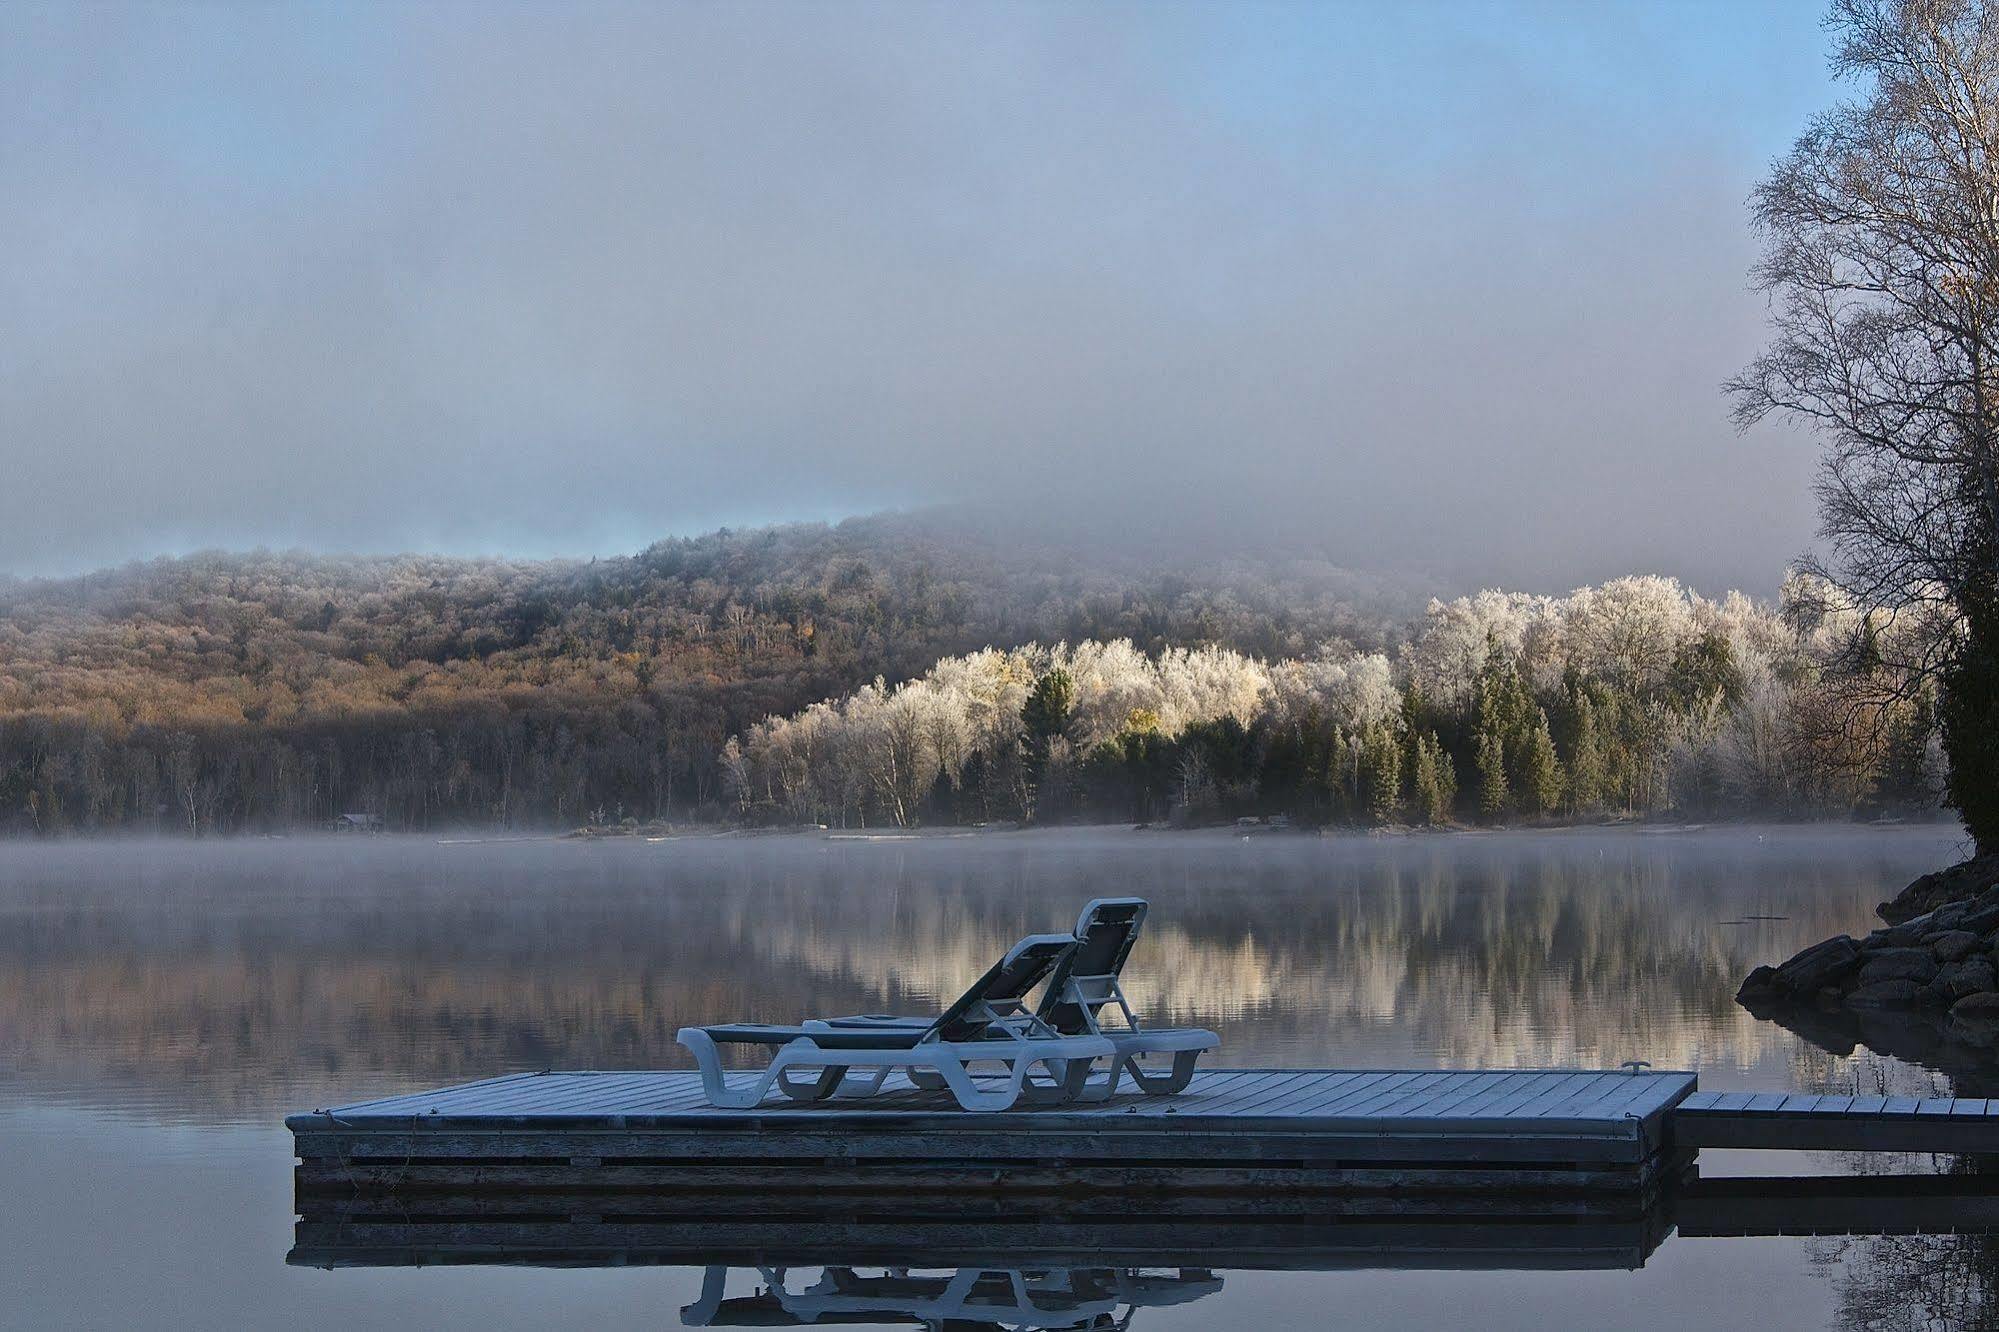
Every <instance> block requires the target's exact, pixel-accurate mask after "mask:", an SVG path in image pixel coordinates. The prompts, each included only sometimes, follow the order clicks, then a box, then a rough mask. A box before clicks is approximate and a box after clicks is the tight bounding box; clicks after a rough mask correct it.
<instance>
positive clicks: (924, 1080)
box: [909, 1068, 950, 1091]
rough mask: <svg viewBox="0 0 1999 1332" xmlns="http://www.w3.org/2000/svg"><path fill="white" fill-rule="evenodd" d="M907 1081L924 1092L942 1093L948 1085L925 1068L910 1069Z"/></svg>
mask: <svg viewBox="0 0 1999 1332" xmlns="http://www.w3.org/2000/svg"><path fill="white" fill-rule="evenodd" d="M909 1080H910V1081H911V1082H913V1083H915V1084H916V1085H917V1086H919V1087H921V1088H922V1089H923V1090H924V1091H943V1090H945V1089H946V1088H947V1087H949V1085H950V1084H949V1083H947V1082H945V1081H944V1079H943V1078H941V1077H939V1076H937V1074H935V1073H933V1072H931V1071H930V1070H929V1069H927V1068H912V1069H910V1070H909Z"/></svg>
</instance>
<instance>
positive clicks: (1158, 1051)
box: [828, 897, 1222, 1101]
mask: <svg viewBox="0 0 1999 1332" xmlns="http://www.w3.org/2000/svg"><path fill="white" fill-rule="evenodd" d="M1150 909H1151V908H1150V906H1149V905H1148V904H1147V902H1146V900H1145V899H1144V898H1142V897H1099V898H1097V899H1095V900H1094V901H1092V902H1090V903H1088V904H1087V905H1085V906H1084V907H1083V911H1082V914H1081V915H1080V916H1078V917H1077V918H1076V949H1075V951H1074V952H1072V953H1070V954H1069V955H1068V956H1067V957H1065V958H1063V959H1062V960H1061V961H1060V962H1059V963H1057V964H1056V966H1055V968H1054V970H1053V971H1052V972H1051V973H1050V974H1049V977H1048V985H1047V988H1046V989H1044V990H1043V991H1042V994H1041V1001H1040V1002H1039V1003H1038V1004H1037V1005H1036V1006H1035V1012H1036V1013H1037V1014H1039V1015H1040V1017H1041V1018H1042V1019H1043V1020H1044V1021H1046V1022H1047V1023H1048V1025H1049V1026H1050V1027H1052V1028H1054V1029H1055V1030H1056V1031H1057V1032H1059V1033H1061V1034H1062V1035H1064V1036H1102V1037H1105V1038H1106V1039H1108V1040H1109V1041H1110V1042H1111V1044H1112V1045H1113V1046H1115V1047H1116V1048H1117V1057H1116V1059H1115V1060H1114V1061H1113V1063H1112V1065H1111V1070H1112V1072H1111V1076H1110V1077H1108V1078H1102V1079H1097V1080H1095V1081H1093V1082H1092V1081H1087V1080H1085V1081H1077V1080H1076V1075H1075V1071H1074V1070H1056V1072H1057V1074H1058V1077H1057V1081H1058V1082H1059V1083H1060V1084H1061V1086H1060V1089H1059V1092H1058V1091H1051V1090H1048V1089H1045V1088H1038V1087H1037V1088H1034V1089H1032V1091H1031V1092H1030V1095H1031V1096H1032V1097H1033V1098H1034V1099H1036V1100H1040V1101H1048V1100H1069V1099H1081V1100H1103V1099H1105V1098H1107V1097H1109V1096H1110V1095H1112V1094H1113V1093H1114V1092H1115V1091H1116V1090H1117V1084H1118V1081H1119V1077H1120V1076H1121V1075H1122V1074H1126V1073H1128V1074H1130V1075H1131V1080H1132V1082H1133V1084H1134V1085H1136V1086H1137V1088H1138V1089H1139V1090H1140V1091H1142V1092H1144V1093H1145V1094H1146V1095H1148V1096H1171V1095H1173V1094H1174V1093H1176V1092H1180V1091H1184V1090H1185V1089H1186V1087H1187V1083H1188V1082H1189V1081H1190V1080H1192V1078H1193V1076H1194V1065H1195V1064H1196V1063H1197V1062H1198V1061H1199V1060H1200V1058H1201V1055H1202V1053H1203V1052H1204V1051H1207V1050H1213V1049H1215V1048H1217V1047H1218V1046H1220V1045H1221V1043H1222V1038H1221V1037H1220V1036H1217V1035H1216V1034H1215V1033H1214V1032H1212V1031H1208V1030H1206V1029H1205V1028H1202V1027H1148V1026H1145V1025H1144V1024H1143V1023H1142V1022H1140V1021H1139V1018H1138V1014H1137V1013H1135V1012H1133V1011H1132V1007H1131V1003H1130V1001H1129V1000H1127V999H1126V998H1125V994H1124V987H1123V985H1122V984H1121V983H1120V980H1119V977H1120V975H1121V974H1122V973H1123V971H1124V964H1125V961H1126V960H1127V959H1128V958H1130V956H1131V950H1132V947H1133V945H1135V944H1136V943H1137V942H1138V933H1139V931H1140V930H1141V929H1143V928H1144V926H1145V916H1146V913H1147V912H1148V911H1149V910H1150ZM1113 1008H1114V1009H1115V1010H1116V1011H1115V1014H1114V1017H1115V1019H1116V1020H1115V1021H1112V1022H1111V1023H1109V1024H1108V1025H1106V1024H1105V1021H1104V1019H1105V1017H1106V1011H1107V1010H1110V1009H1113ZM924 1023H925V1019H923V1018H909V1017H889V1016H884V1015H881V1014H861V1015H859V1016H855V1017H842V1018H833V1019H830V1021H829V1023H828V1025H830V1026H833V1027H836V1028H839V1029H841V1030H843V1031H844V1030H851V1029H861V1030H875V1031H880V1030H909V1029H911V1028H917V1027H920V1026H922V1025H924ZM1162 1057H1163V1058H1168V1059H1170V1060H1171V1062H1170V1064H1169V1065H1168V1066H1167V1067H1165V1068H1159V1067H1156V1066H1154V1065H1152V1064H1150V1063H1149V1062H1148V1060H1156V1059H1159V1058H1162ZM910 1078H911V1079H912V1080H913V1081H915V1082H916V1083H917V1085H918V1086H925V1087H941V1086H942V1085H943V1084H942V1083H941V1082H939V1081H937V1080H936V1079H935V1078H934V1077H933V1076H932V1075H930V1074H927V1073H925V1072H924V1071H922V1070H911V1072H910Z"/></svg>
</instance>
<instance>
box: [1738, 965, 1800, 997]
mask: <svg viewBox="0 0 1999 1332" xmlns="http://www.w3.org/2000/svg"><path fill="white" fill-rule="evenodd" d="M1789 994H1790V991H1789V990H1787V989H1786V988H1785V987H1784V986H1783V985H1781V984H1779V983H1778V980H1777V968H1775V967H1758V968H1756V970H1754V971H1752V972H1750V973H1749V976H1748V978H1747V979H1746V980H1744V981H1743V982H1742V988H1741V989H1739V990H1737V991H1736V992H1735V1002H1736V1003H1738V1004H1767V1003H1771V1002H1773V1001H1775V1000H1778V999H1783V998H1787V997H1788V996H1789Z"/></svg>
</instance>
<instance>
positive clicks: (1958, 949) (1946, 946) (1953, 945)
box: [1923, 930, 1985, 962]
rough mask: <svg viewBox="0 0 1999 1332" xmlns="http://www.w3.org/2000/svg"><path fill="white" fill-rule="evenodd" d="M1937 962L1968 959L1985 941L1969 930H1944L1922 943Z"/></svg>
mask: <svg viewBox="0 0 1999 1332" xmlns="http://www.w3.org/2000/svg"><path fill="white" fill-rule="evenodd" d="M1923 942H1924V943H1926V944H1928V945H1929V950H1930V952H1931V953H1932V954H1933V955H1934V956H1935V957H1936V960H1937V961H1939V962H1957V961H1961V960H1962V959H1964V958H1967V957H1970V956H1971V955H1972V954H1973V953H1975V952H1977V951H1978V950H1979V949H1980V948H1982V947H1983V946H1984V944H1985V941H1984V940H1983V939H1981V938H1980V937H1979V936H1977V935H1976V934H1973V933H1972V932H1971V931H1970V930H1945V931H1944V932H1943V933H1942V934H1935V935H1931V936H1930V937H1929V938H1928V939H1925V940H1924V941H1923Z"/></svg>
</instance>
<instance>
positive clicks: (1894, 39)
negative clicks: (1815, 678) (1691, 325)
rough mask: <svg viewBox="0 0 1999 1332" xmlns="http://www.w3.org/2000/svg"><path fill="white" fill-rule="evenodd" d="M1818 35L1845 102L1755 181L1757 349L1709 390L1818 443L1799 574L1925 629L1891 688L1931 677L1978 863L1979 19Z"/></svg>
mask: <svg viewBox="0 0 1999 1332" xmlns="http://www.w3.org/2000/svg"><path fill="white" fill-rule="evenodd" d="M1827 23H1828V26H1829V28H1830V29H1831V31H1832V33H1833V35H1834V39H1835V47H1834V52H1833V59H1832V67H1833V71H1834V73H1835V74H1836V75H1837V76H1840V77H1842V78H1845V79H1848V80H1850V81H1851V82H1852V84H1853V86H1854V90H1855V95H1854V96H1853V97H1852V98H1850V99H1849V100H1846V101H1843V102H1841V103H1839V104H1838V105H1836V106H1834V107H1833V108H1832V109H1831V110H1829V111H1825V112H1823V113H1821V114H1820V115H1818V116H1816V117H1815V118H1814V119H1813V120H1812V122H1811V124H1810V126H1809V127H1808V128H1807V129H1806V130H1805V132H1804V134H1803V135H1802V136H1801V137H1800V138H1799V139H1798V141H1797V143H1796V145H1795V146H1794V147H1793V148H1792V149H1791V151H1790V153H1789V154H1788V155H1786V156H1785V157H1784V158H1783V159H1781V160H1780V161H1779V162H1778V163H1777V164H1776V166H1775V167H1774V168H1773V169H1772V171H1771V173H1770V175H1769V176H1768V177H1767V178H1766V179H1765V180H1764V181H1763V182H1762V183H1761V184H1760V185H1759V186H1758V187H1757V189H1756V192H1755V196H1754V214H1755V220H1756V224H1757V226H1758V228H1759V230H1760V231H1761V232H1762V234H1763V238H1764V252H1763V257H1762V260H1761V262H1760V263H1759V264H1758V265H1757V267H1756V270H1755V277H1756V281H1757V283H1758V285H1759V286H1761V287H1762V288H1763V289H1764V290H1765V291H1766V292H1768V293H1769V294H1770V296H1771V298H1772V303H1771V309H1772V321H1773V325H1774V336H1773V337H1772V340H1771V343H1770V346H1769V348H1768V349H1767V350H1766V351H1765V352H1764V353H1763V355H1761V356H1760V357H1758V358H1757V359H1756V361H1755V362H1754V363H1753V364H1751V365H1750V366H1749V368H1748V369H1746V370H1745V371H1743V372H1742V373H1741V374H1740V375H1738V376H1737V377H1736V378H1735V379H1733V380H1732V381H1730V383H1729V389H1730V391H1731V392H1732V393H1733V394H1734V396H1735V410H1736V418H1737V420H1738V421H1739V422H1740V423H1741V424H1742V425H1743V426H1745V427H1747V426H1749V425H1751V424H1754V423H1755V422H1757V421H1760V420H1762V419H1764V418H1765V417H1767V416H1771V415H1777V416H1783V417H1788V418H1791V419H1793V420H1797V421H1801V422H1803V423H1805V424H1807V425H1809V426H1811V427H1812V428H1813V429H1814V430H1816V431H1817V432H1818V434H1819V436H1820V438H1821V439H1822V440H1823V441H1824V444H1825V454H1824V459H1823V470H1822V476H1821V481H1820V485H1819V514H1820V531H1821V534H1822V535H1823V536H1824V538H1825V540H1826V542H1827V545H1828V551H1827V555H1826V558H1825V559H1824V560H1823V561H1820V562H1816V563H1814V564H1813V565H1812V572H1814V573H1816V574H1817V575H1819V576H1820V577H1821V578H1823V579H1824V580H1825V581H1826V582H1827V583H1828V584H1829V585H1831V586H1833V587H1836V588H1838V589H1839V590H1840V591H1841V592H1842V593H1843V594H1845V596H1846V597H1847V598H1849V599H1850V600H1851V601H1852V602H1853V603H1854V604H1855V605H1857V606H1859V607H1862V608H1864V609H1867V610H1879V611H1881V612H1883V613H1885V614H1887V615H1889V616H1891V617H1895V618H1897V619H1902V620H1910V621H1914V622H1917V623H1920V624H1923V625H1925V626H1926V627H1927V628H1928V629H1929V632H1926V633H1924V634H1922V635H1921V636H1920V637H1919V638H1918V639H1917V640H1916V642H1917V643H1918V644H1919V650H1918V651H1917V652H1916V653H1915V654H1913V656H1912V657H1911V659H1910V660H1908V661H1907V662H1905V663H1903V664H1904V666H1905V667H1906V669H1905V670H1904V671H1903V672H1901V673H1900V675H1899V677H1898V678H1899V680H1900V681H1901V682H1903V684H1904V686H1905V688H1913V687H1915V686H1916V685H1917V684H1919V682H1921V681H1923V680H1926V679H1931V678H1934V679H1936V680H1938V681H1940V683H1941V684H1942V687H1943V693H1942V697H1941V699H1940V706H1939V716H1940V721H1941V724H1942V731H1943V741H1944V748H1945V750H1946V751H1947V753H1948V754H1949V757H1950V797H1951V801H1952V803H1953V804H1954V805H1955V806H1956V807H1957V809H1958V811H1959V812H1960V813H1961V814H1962V815H1963V816H1964V820H1965V826H1966V828H1967V829H1968V830H1969V831H1970V833H1971V834H1972V836H1973V838H1974V839H1975V840H1976V842H1977V844H1978V847H1979V849H1980V850H1982V851H1993V850H1999V709H1995V708H1994V707H1993V703H1992V700H1994V699H1995V698H1999V6H1995V5H1993V4H1989V3H1986V0H1836V2H1835V3H1834V4H1833V6H1832V9H1831V13H1830V15H1829V16H1828V19H1827Z"/></svg>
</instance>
